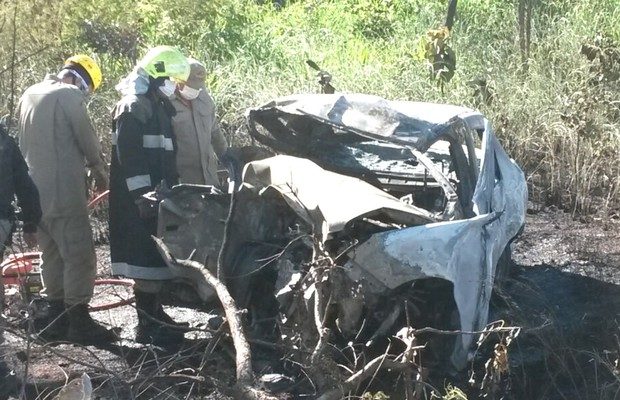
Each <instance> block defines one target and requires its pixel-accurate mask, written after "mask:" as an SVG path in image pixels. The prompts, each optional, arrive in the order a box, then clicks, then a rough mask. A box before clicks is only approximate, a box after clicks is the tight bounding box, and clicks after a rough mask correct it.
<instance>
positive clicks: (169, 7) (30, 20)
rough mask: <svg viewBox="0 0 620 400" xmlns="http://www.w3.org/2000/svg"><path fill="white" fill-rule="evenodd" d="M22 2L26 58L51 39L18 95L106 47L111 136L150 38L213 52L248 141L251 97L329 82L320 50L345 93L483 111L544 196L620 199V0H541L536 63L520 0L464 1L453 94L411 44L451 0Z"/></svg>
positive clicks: (232, 121) (217, 84) (4, 37)
mask: <svg viewBox="0 0 620 400" xmlns="http://www.w3.org/2000/svg"><path fill="white" fill-rule="evenodd" d="M15 1H16V2H17V3H16V4H17V7H18V9H17V11H18V13H17V19H16V30H17V34H18V35H17V48H16V54H17V58H18V59H20V58H23V57H25V56H26V55H28V54H30V53H32V52H33V51H37V50H39V49H41V48H44V50H43V51H41V52H40V53H39V54H38V55H37V56H35V57H31V58H29V59H27V60H26V61H24V62H20V63H18V64H17V65H16V67H15V69H14V71H15V84H14V88H13V92H15V93H16V94H17V95H19V93H21V91H22V90H23V89H24V88H25V87H27V86H28V85H30V84H32V83H34V82H36V81H38V80H40V79H41V77H42V76H43V74H44V73H45V72H48V71H55V70H56V69H57V68H58V66H59V64H60V63H61V62H62V60H63V57H65V56H66V55H68V54H70V53H72V52H76V51H85V52H89V53H91V54H95V55H96V56H98V57H99V60H100V62H101V64H102V66H103V69H104V72H105V81H104V85H103V87H102V89H101V90H100V91H98V93H97V94H96V95H95V96H93V99H92V102H91V111H92V115H93V119H94V120H95V123H96V126H97V128H98V130H99V132H100V134H101V136H102V138H106V137H107V136H108V129H109V109H110V108H111V107H112V105H113V104H114V102H115V101H116V100H117V99H118V96H117V93H115V91H114V89H113V86H114V84H115V83H116V82H117V81H118V80H119V79H120V77H121V76H123V75H124V74H125V73H127V72H128V71H129V69H130V68H131V65H132V64H133V63H134V62H135V59H136V58H137V57H139V55H140V54H141V53H143V52H144V50H145V49H146V48H147V47H149V46H151V45H155V44H162V43H167V44H174V45H178V46H180V47H182V48H183V49H184V50H185V51H186V52H187V53H188V54H191V55H193V56H194V57H197V58H199V59H201V60H204V61H205V62H206V63H207V65H208V67H209V71H210V74H209V77H208V86H209V88H210V90H211V91H212V93H213V96H214V98H215V100H216V103H217V105H218V109H219V115H220V117H221V119H222V121H223V123H224V125H225V126H226V127H227V129H228V131H229V135H230V138H231V140H232V141H233V142H241V141H244V140H246V139H245V138H244V136H243V134H234V132H236V131H237V128H238V127H240V126H242V122H243V119H242V114H243V111H244V110H245V109H246V108H247V107H252V106H257V105H260V104H261V103H264V102H266V101H268V100H270V99H272V98H274V97H277V96H281V95H286V94H290V93H296V92H314V91H318V89H319V87H318V85H316V82H315V75H314V74H315V71H313V70H311V69H310V68H308V67H307V66H306V64H305V60H307V59H312V60H314V61H316V62H317V63H318V64H319V65H320V66H321V67H322V68H324V69H326V70H328V71H329V72H331V73H332V74H333V76H334V78H333V81H332V83H333V85H334V86H335V87H336V89H337V90H338V91H343V92H365V93H372V94H376V95H379V96H383V97H386V98H394V99H406V100H423V101H436V102H449V103H457V104H464V105H468V106H471V107H475V108H479V109H481V111H483V112H484V113H486V114H487V115H488V116H489V118H490V119H491V120H492V121H493V122H494V124H495V126H496V129H497V131H498V133H499V136H500V139H501V141H502V142H503V143H504V145H505V146H506V148H507V149H508V150H509V152H510V154H511V155H512V156H513V157H514V158H515V159H516V160H517V162H519V163H520V164H521V165H523V166H524V168H525V170H526V172H527V177H528V182H529V184H530V186H531V192H532V196H533V197H534V199H535V200H538V201H541V202H543V203H551V202H553V203H556V204H559V205H562V206H564V207H566V208H570V209H572V210H575V211H578V210H588V209H591V208H592V207H593V206H595V205H599V204H600V202H595V201H594V199H603V200H604V202H606V203H607V205H608V206H610V207H612V206H618V205H619V203H620V189H619V186H618V185H619V182H620V166H619V164H620V163H618V160H620V150H619V149H620V128H619V126H620V111H618V109H619V107H620V94H619V93H620V84H619V81H618V79H619V78H618V74H616V75H614V73H613V71H614V70H618V69H620V57H618V58H614V57H615V56H613V54H612V53H613V51H616V52H618V51H620V28H619V27H618V25H617V21H619V20H620V6H618V5H617V2H616V1H615V0H574V1H573V0H559V1H554V2H537V3H536V5H535V7H534V9H533V12H532V43H531V51H530V58H529V60H527V65H524V64H523V62H522V55H521V54H520V48H519V40H518V32H519V29H518V23H517V21H518V18H517V6H516V4H513V3H516V2H506V1H502V0H468V1H461V2H459V5H458V11H457V19H456V23H455V26H454V29H453V31H452V38H451V41H452V42H451V45H452V47H453V49H454V50H455V52H456V54H457V71H456V74H455V76H454V78H453V79H452V80H451V82H450V83H449V84H448V85H447V86H446V87H445V90H444V93H442V92H441V91H440V90H439V88H438V86H437V85H436V84H435V83H434V82H431V81H429V74H428V70H427V69H426V66H425V65H424V64H423V63H422V62H420V61H418V60H417V59H416V58H415V56H414V54H415V49H416V47H417V43H418V40H419V38H420V37H421V36H422V35H424V34H425V32H426V31H427V30H428V29H430V28H437V27H439V26H441V24H442V23H443V21H444V18H445V12H446V2H445V1H440V0H434V1H426V0H357V1H353V0H305V1H304V0H297V1H292V0H291V1H287V2H285V4H284V6H282V7H275V6H274V5H273V4H272V3H271V2H269V1H264V2H252V1H246V0H229V1H225V0H216V1H210V2H198V3H196V2H194V1H190V0H177V1H175V2H173V3H171V2H165V1H163V0H149V1H141V2H139V4H137V5H136V6H135V7H127V5H126V2H124V1H122V0H109V1H104V0H91V1H90V2H87V3H86V4H84V5H83V6H82V7H73V6H72V3H71V2H69V1H68V0H62V1H58V2H44V1H43V0H15ZM260 3H263V4H260ZM2 4H3V7H2V8H0V59H1V60H2V62H1V63H0V64H3V65H4V66H9V67H10V61H11V58H12V57H11V54H12V53H11V51H12V47H11V43H12V41H11V38H12V29H11V27H12V21H13V19H12V17H13V14H12V11H13V9H12V8H11V7H8V6H5V5H8V3H7V2H3V3H2ZM46 16H47V17H46ZM50 16H57V17H55V18H51V17H50ZM3 20H4V21H5V23H4V25H3V24H2V21H3ZM598 36H600V37H604V38H606V39H605V40H606V41H605V45H604V46H603V45H602V44H600V43H599V47H600V46H603V47H604V48H605V51H608V52H609V54H612V55H611V56H609V57H608V58H607V61H605V62H606V63H607V64H610V65H607V66H604V65H602V64H604V63H605V62H601V61H600V60H598V59H595V60H588V59H587V58H586V57H585V56H584V55H582V54H580V51H581V47H582V45H583V44H595V42H596V41H597V39H596V38H597V37H598ZM603 47H601V48H603ZM2 68H6V67H2ZM10 69H11V68H9V70H10ZM0 70H1V69H0ZM609 71H611V72H609ZM474 81H475V82H481V81H482V82H485V83H486V88H485V89H486V90H488V92H489V93H491V94H492V96H491V97H490V99H491V101H489V98H486V99H484V101H483V100H481V98H480V97H477V96H474V95H473V94H474V88H473V87H472V82H474ZM11 90H12V88H11V87H10V80H9V74H8V73H7V72H6V71H5V72H3V73H2V74H1V75H0V112H2V113H6V112H8V111H9V110H8V106H9V101H8V99H9V98H10V93H11ZM104 142H105V143H106V144H107V143H108V142H107V141H106V140H104Z"/></svg>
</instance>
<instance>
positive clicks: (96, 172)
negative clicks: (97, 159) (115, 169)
mask: <svg viewBox="0 0 620 400" xmlns="http://www.w3.org/2000/svg"><path fill="white" fill-rule="evenodd" d="M92 174H93V178H95V190H96V191H97V193H103V192H105V191H106V190H108V188H109V181H108V174H107V172H106V171H105V169H93V170H92Z"/></svg>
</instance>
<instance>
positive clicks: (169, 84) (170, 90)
mask: <svg viewBox="0 0 620 400" xmlns="http://www.w3.org/2000/svg"><path fill="white" fill-rule="evenodd" d="M175 90H177V84H176V83H174V82H173V81H171V80H170V79H166V80H165V81H164V84H163V85H161V86H160V87H159V91H160V92H161V93H162V94H163V95H164V96H166V97H167V98H171V97H172V96H174V92H175Z"/></svg>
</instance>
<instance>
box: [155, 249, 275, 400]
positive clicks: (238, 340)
mask: <svg viewBox="0 0 620 400" xmlns="http://www.w3.org/2000/svg"><path fill="white" fill-rule="evenodd" d="M153 240H155V244H156V245H157V247H158V248H159V251H160V253H161V255H162V256H163V258H164V260H166V262H167V263H172V264H177V265H180V266H183V267H186V268H193V269H195V270H197V271H199V272H200V273H201V274H202V275H203V276H204V277H205V279H206V281H207V283H209V285H211V286H212V287H213V288H214V289H215V292H216V293H217V297H218V298H219V300H220V303H221V304H222V307H223V308H224V313H225V314H226V319H227V320H228V326H229V328H230V334H231V336H232V340H233V344H234V346H235V352H236V356H235V362H236V366H237V383H236V389H237V391H238V395H239V398H243V399H249V400H252V399H257V400H258V399H260V400H267V399H272V398H273V397H271V396H269V395H268V394H266V393H264V392H262V391H261V390H258V389H256V388H254V387H253V384H254V373H253V372H252V353H251V351H250V344H249V342H248V340H247V338H246V336H245V333H244V331H243V323H242V321H241V317H240V313H239V310H237V306H236V304H235V300H234V299H233V298H232V296H231V295H230V293H229V292H228V288H227V287H226V285H224V283H222V281H220V280H219V279H217V278H216V277H215V276H214V275H213V274H212V273H211V272H210V271H209V270H208V269H207V267H205V266H204V265H203V264H201V263H199V262H198V261H192V260H177V259H176V258H175V257H174V256H173V255H172V254H171V253H170V250H169V249H168V247H167V246H166V244H165V243H164V242H163V240H161V239H159V238H157V237H153Z"/></svg>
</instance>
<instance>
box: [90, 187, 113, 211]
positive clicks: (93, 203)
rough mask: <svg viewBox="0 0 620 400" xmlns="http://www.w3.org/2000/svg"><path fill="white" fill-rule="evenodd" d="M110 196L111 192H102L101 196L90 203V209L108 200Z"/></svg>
mask: <svg viewBox="0 0 620 400" xmlns="http://www.w3.org/2000/svg"><path fill="white" fill-rule="evenodd" d="M109 194H110V191H109V190H106V191H104V192H102V193H101V194H99V195H97V196H96V197H95V198H93V199H91V200H90V201H89V202H88V208H93V207H94V206H96V205H97V204H99V203H101V202H102V201H103V200H105V199H107V198H108V195H109Z"/></svg>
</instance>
